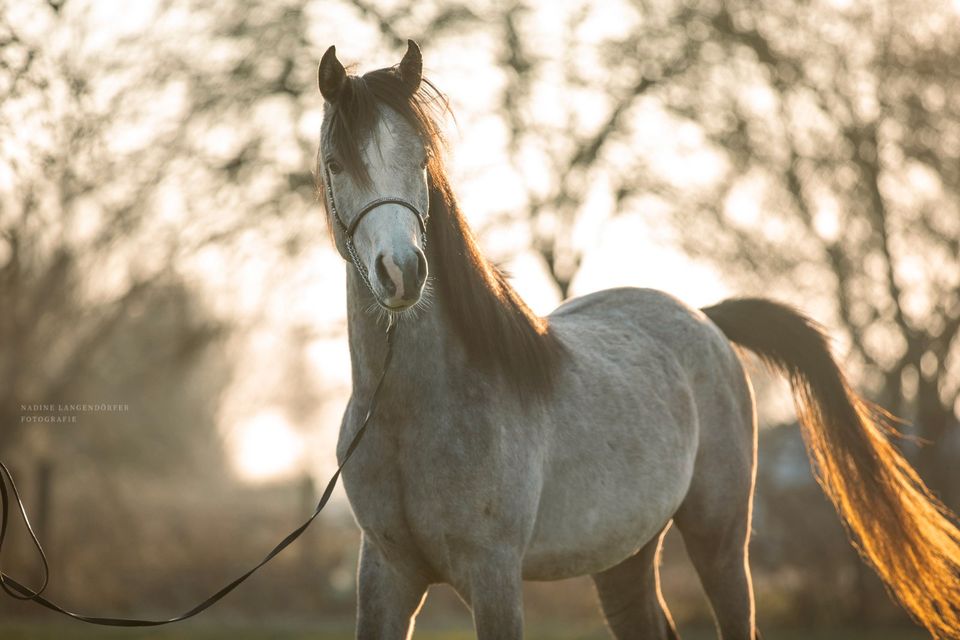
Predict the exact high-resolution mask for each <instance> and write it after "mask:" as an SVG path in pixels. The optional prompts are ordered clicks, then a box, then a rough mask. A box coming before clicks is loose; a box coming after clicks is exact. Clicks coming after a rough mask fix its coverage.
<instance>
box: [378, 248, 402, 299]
mask: <svg viewBox="0 0 960 640" xmlns="http://www.w3.org/2000/svg"><path fill="white" fill-rule="evenodd" d="M374 271H376V272H377V280H379V281H380V286H382V287H383V288H384V292H385V293H386V294H387V295H388V296H392V295H394V294H396V292H397V284H396V283H395V282H394V281H393V278H391V277H390V274H389V273H388V272H387V267H386V266H385V265H384V264H383V254H382V253H381V254H380V255H378V256H377V259H376V260H375V261H374Z"/></svg>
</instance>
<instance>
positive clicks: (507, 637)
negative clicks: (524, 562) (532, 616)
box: [463, 553, 523, 640]
mask: <svg viewBox="0 0 960 640" xmlns="http://www.w3.org/2000/svg"><path fill="white" fill-rule="evenodd" d="M468 571H469V594H463V595H466V596H467V598H468V602H469V603H470V607H471V609H472V610H473V625H474V628H475V629H476V631H477V640H521V639H522V638H523V581H522V578H521V577H520V576H521V568H520V560H519V558H516V557H514V556H513V555H512V554H498V553H492V554H490V555H489V556H487V557H481V558H477V559H476V560H475V561H474V562H472V563H471V566H470V568H469V570H468Z"/></svg>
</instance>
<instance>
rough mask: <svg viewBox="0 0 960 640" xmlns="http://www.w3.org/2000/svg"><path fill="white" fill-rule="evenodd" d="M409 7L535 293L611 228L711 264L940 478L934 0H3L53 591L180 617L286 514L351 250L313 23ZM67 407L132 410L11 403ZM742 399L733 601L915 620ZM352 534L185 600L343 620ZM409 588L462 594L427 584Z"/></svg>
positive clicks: (313, 467)
mask: <svg viewBox="0 0 960 640" xmlns="http://www.w3.org/2000/svg"><path fill="white" fill-rule="evenodd" d="M408 37H412V38H414V39H416V40H417V41H418V42H419V43H420V44H421V46H422V47H423V48H424V51H425V57H426V61H427V65H426V66H427V74H428V75H429V76H431V77H432V78H433V79H434V80H435V81H436V82H437V83H438V84H439V86H440V87H441V89H443V90H445V91H446V92H447V93H448V94H449V96H450V98H451V101H452V104H453V106H454V110H455V113H456V115H457V123H456V125H451V127H452V129H453V130H454V132H455V135H452V136H451V138H452V140H453V153H452V156H453V158H452V162H453V167H454V175H455V178H456V183H457V184H458V185H459V186H461V187H462V190H463V193H464V200H465V202H466V203H467V204H468V205H472V208H469V207H468V211H470V212H471V216H472V220H473V221H474V223H475V226H476V227H477V228H478V230H479V231H480V234H481V238H482V239H483V241H484V243H485V245H486V246H487V248H488V250H489V251H490V252H491V253H492V254H493V255H494V256H495V257H496V258H497V259H498V260H501V261H503V262H505V263H508V264H512V263H511V260H514V259H517V258H518V256H521V257H524V259H525V260H526V262H525V263H522V262H517V264H518V265H519V264H533V265H534V271H536V273H537V274H539V276H538V277H539V280H537V281H536V282H537V284H536V285H535V286H533V285H531V289H530V290H540V291H547V292H548V293H547V294H546V296H547V298H550V299H553V300H559V299H562V298H565V297H567V296H570V295H577V294H580V293H584V292H586V291H588V290H591V289H593V288H599V287H602V286H608V285H609V284H612V283H610V282H604V281H602V279H600V280H599V281H598V279H597V278H596V277H594V278H593V279H592V280H591V279H590V278H588V275H587V274H588V273H589V272H590V269H591V265H592V264H597V263H600V262H603V261H607V262H608V263H609V264H610V265H612V266H610V267H609V269H610V270H612V271H614V272H618V273H619V272H621V271H623V270H625V269H627V268H628V265H630V264H631V263H639V264H640V265H641V267H642V268H643V269H644V270H646V271H656V270H657V269H658V265H657V264H656V263H654V262H644V261H643V256H642V255H639V254H641V253H643V252H642V250H638V251H636V252H635V253H633V254H631V255H611V251H610V250H609V247H605V246H604V244H603V240H602V236H603V234H602V232H601V230H602V229H605V228H611V227H613V228H614V229H616V228H618V227H616V226H615V225H617V224H618V221H619V220H627V219H629V220H634V221H639V225H638V226H634V227H630V229H634V230H635V231H634V233H635V234H637V235H634V236H633V237H628V238H627V240H626V241H627V242H631V241H635V242H637V243H638V246H640V247H641V249H642V247H643V246H646V245H643V244H642V242H643V241H644V239H646V240H647V241H649V242H652V243H655V244H657V245H661V246H666V247H674V248H676V249H678V250H680V251H682V252H683V253H684V254H686V255H687V256H689V258H688V259H689V260H690V261H696V262H698V263H699V264H703V265H706V266H707V267H708V268H709V269H710V272H711V273H715V274H717V281H720V282H722V283H723V284H724V286H726V287H727V291H714V290H713V289H711V288H710V287H711V284H712V282H713V280H710V279H706V280H704V282H703V283H701V285H702V288H703V289H704V290H705V293H704V294H703V295H704V299H703V300H691V301H690V302H692V303H697V304H699V303H706V302H709V301H711V300H713V299H717V298H720V297H722V295H724V294H725V293H727V292H734V293H737V294H764V295H773V296H776V297H779V298H782V299H785V300H788V301H790V302H793V303H795V304H797V305H798V306H800V307H801V308H803V309H806V310H808V311H809V312H810V313H811V314H812V315H814V316H815V317H817V318H819V319H820V320H821V321H822V322H823V323H824V324H825V325H826V326H827V327H828V328H829V330H830V331H831V332H832V333H833V334H834V335H836V336H837V343H836V346H837V350H838V352H839V353H840V355H841V356H842V357H843V359H844V361H845V362H846V363H847V365H848V367H849V369H850V371H851V373H852V375H853V377H854V379H855V383H856V385H857V387H858V388H859V389H861V390H862V391H863V392H864V393H866V394H867V395H868V396H869V397H870V398H872V399H874V400H876V401H877V402H879V403H880V404H882V405H883V406H884V407H887V408H888V409H890V410H891V411H893V412H894V413H896V414H897V415H899V416H901V417H902V418H904V423H903V425H902V429H903V431H904V433H905V434H906V435H909V436H912V437H914V438H915V439H906V440H904V441H903V443H902V444H903V447H904V448H905V450H906V452H907V453H908V455H909V456H910V457H911V459H912V460H913V461H914V462H915V464H916V465H917V466H918V468H919V469H920V471H921V473H922V475H923V476H924V478H925V479H926V480H927V482H928V484H930V486H931V487H933V488H934V490H935V491H936V492H937V493H938V494H939V495H940V496H941V497H942V498H943V499H944V500H945V501H946V502H947V503H948V504H949V505H950V506H952V507H953V508H954V509H957V508H958V507H960V464H958V462H960V427H958V415H960V402H958V391H960V367H958V365H957V362H958V357H960V339H958V337H957V336H958V333H960V208H958V207H960V118H958V116H960V66H958V65H957V63H956V61H957V60H958V59H960V5H958V4H957V3H956V2H953V3H951V2H948V1H945V0H944V1H933V0H931V1H928V0H910V1H909V2H892V1H887V2H859V1H857V0H809V1H805V2H779V1H777V2H751V1H747V0H744V1H731V2H721V1H719V0H718V1H703V2H699V1H696V0H688V1H685V2H679V1H676V0H656V1H648V0H602V1H597V2H590V1H586V0H564V1H563V2H549V1H547V0H542V1H537V0H526V1H521V2H506V1H502V0H482V1H480V2H465V1H464V2H458V1H456V0H420V1H419V2H408V1H406V0H284V1H282V2H275V1H268V0H244V1H242V2H199V1H196V0H153V1H151V2H143V3H123V2H102V1H101V2H98V1H95V0H86V1H84V0H48V1H47V2H40V1H39V0H17V1H16V2H13V1H10V0H7V1H3V0H0V456H2V458H3V459H4V460H6V461H10V462H11V463H12V466H13V467H14V470H15V472H16V473H17V474H18V477H19V478H20V484H21V485H22V488H23V490H24V493H25V497H26V498H27V500H28V502H29V505H30V508H31V511H32V512H33V513H34V520H35V523H36V524H37V527H38V529H39V531H40V533H41V536H42V538H43V540H44V543H45V545H46V546H47V548H48V551H49V552H50V555H51V560H52V564H53V570H54V575H55V578H54V581H53V582H54V586H53V588H52V595H54V596H56V597H58V598H62V599H64V600H65V601H67V602H69V603H70V605H71V606H75V607H76V608H78V609H81V610H83V611H90V612H95V613H122V614H128V615H137V614H139V615H150V614H156V615H168V614H172V613H174V612H176V611H179V610H180V609H183V608H186V607H187V606H189V605H191V604H192V603H193V602H194V601H196V600H198V599H199V598H200V597H202V596H204V595H206V594H207V593H208V592H210V591H212V590H213V589H215V588H216V587H218V586H219V585H220V584H221V583H223V582H225V581H226V580H227V579H229V578H232V577H233V576H234V574H237V573H238V572H239V571H241V570H242V569H245V568H246V566H247V565H249V564H251V563H252V561H254V560H255V559H257V558H258V557H259V555H260V554H262V553H263V552H264V551H265V550H266V549H268V548H269V547H270V546H272V544H273V543H274V541H275V540H277V539H279V537H281V535H282V534H283V533H284V532H285V531H286V530H287V529H289V528H291V527H292V525H293V524H294V523H295V522H297V521H298V519H300V518H301V517H302V516H304V515H305V514H307V513H308V512H309V511H310V510H311V509H312V504H313V501H314V500H315V499H316V487H315V483H318V482H321V481H325V479H326V474H327V473H328V472H329V471H330V470H331V469H332V463H333V455H332V438H333V434H335V433H336V429H337V416H338V412H339V410H340V408H341V407H342V405H343V401H344V397H345V393H346V392H347V390H348V384H349V377H348V375H347V374H346V373H344V371H345V369H344V366H345V364H344V363H345V346H344V343H345V340H346V336H345V330H344V323H343V285H342V279H343V278H342V266H341V262H340V260H339V258H338V257H337V256H336V254H335V253H334V252H333V251H332V247H331V246H330V244H329V242H327V240H326V239H325V237H324V236H325V231H324V225H323V221H322V214H321V210H320V207H318V206H317V203H316V198H315V191H314V189H315V187H314V177H313V175H312V167H313V163H314V158H315V153H316V145H317V142H318V134H319V122H320V113H321V106H322V105H321V101H320V99H319V96H318V94H317V91H316V88H315V87H316V85H315V73H316V64H317V60H318V59H319V56H320V54H321V53H322V52H323V50H324V49H325V48H326V47H327V46H328V45H329V44H333V43H336V44H337V45H338V52H340V53H341V57H343V58H345V59H347V60H355V61H358V62H359V63H360V70H366V69H367V68H373V67H377V66H383V65H385V64H390V63H392V62H393V61H395V60H398V59H399V56H400V54H401V53H402V51H403V48H404V46H405V42H406V39H407V38H408ZM458 136H459V137H458ZM477 138H484V139H485V146H484V145H480V146H478V143H477V142H476V140H477ZM461 143H462V145H463V150H462V151H459V152H458V151H457V148H458V147H459V146H460V145H461ZM480 147H483V148H482V149H480ZM477 149H480V151H478V152H477V153H474V151H475V150H477ZM491 185H492V188H491ZM490 193H493V194H496V195H497V196H498V197H496V198H491V197H489V194H490ZM478 194H479V195H478ZM636 230H639V231H636ZM640 234H642V236H643V238H641V237H639V235H640ZM621 246H629V245H621ZM621 253H622V252H621ZM628 253H629V252H628ZM631 282H634V280H631V277H630V276H625V277H624V282H616V283H617V284H629V283H631ZM694 284H695V285H696V283H694ZM757 375H758V376H759V379H758V387H759V389H760V395H761V396H762V397H766V396H767V395H770V394H768V393H767V392H768V391H770V392H771V393H772V395H774V396H776V389H775V388H771V387H775V385H774V383H771V382H769V381H767V380H765V379H764V378H763V377H762V372H757ZM72 402H79V403H94V404H96V403H123V404H126V405H129V410H128V411H122V412H103V411H94V412H82V413H80V414H79V416H78V421H77V423H75V424H48V423H36V422H28V421H25V420H24V417H25V416H31V415H34V414H36V413H37V412H36V411H31V410H29V409H27V408H25V407H29V406H30V405H35V404H59V403H72ZM264 406H269V407H273V408H274V409H275V410H276V411H277V412H279V414H280V415H281V416H282V419H283V420H285V421H286V422H287V423H289V424H291V425H293V428H294V430H295V431H296V432H297V434H298V435H299V437H300V438H301V440H300V441H299V442H301V443H303V446H304V447H305V448H308V449H309V451H310V453H308V454H304V455H305V459H304V460H302V461H301V462H300V463H299V465H298V466H296V467H295V470H294V472H292V473H288V474H287V475H283V476H280V477H279V478H276V479H273V480H272V481H269V482H259V483H252V482H249V481H245V480H244V478H243V477H242V474H241V473H238V470H237V468H236V465H235V464H234V463H233V462H231V459H232V455H233V453H234V449H232V448H231V443H232V442H233V441H234V439H235V436H236V433H235V432H234V431H232V428H233V427H232V425H233V424H234V423H236V422H237V421H238V420H240V419H241V418H243V417H245V416H247V417H249V415H251V414H252V413H255V412H256V410H257V408H258V407H264ZM40 413H43V412H42V411H41V412H40ZM763 416H764V417H766V418H767V421H768V422H778V421H789V420H792V417H791V414H790V413H789V411H784V410H783V408H782V407H781V408H780V410H777V409H776V407H773V408H771V410H770V411H765V412H764V413H763ZM771 417H773V418H775V419H773V420H771ZM765 426H767V427H769V428H767V429H764V431H763V432H762V435H761V455H760V458H761V464H760V476H759V489H758V495H757V515H756V523H755V529H756V535H755V543H754V546H753V552H754V553H753V565H754V567H755V572H756V580H757V591H758V600H759V620H760V623H761V628H764V627H766V628H771V627H772V628H777V627H778V626H779V625H786V626H794V627H796V626H801V627H803V626H819V627H824V628H840V627H843V628H851V627H864V628H866V627H869V628H879V627H881V626H884V625H892V628H900V627H901V626H903V625H907V624H908V621H906V620H905V619H904V618H903V616H902V615H901V614H900V613H898V612H897V610H896V609H895V608H894V607H893V606H892V605H891V604H890V602H889V600H888V598H887V597H886V595H885V594H884V593H883V590H882V587H880V586H879V583H878V582H877V581H876V580H875V579H874V578H873V577H872V575H871V574H870V573H869V571H868V570H866V569H865V568H864V567H863V566H862V565H861V563H860V562H859V561H858V559H857V557H856V554H855V553H854V552H853V551H852V550H851V549H850V547H849V545H848V544H847V543H846V542H845V540H844V537H843V532H842V529H841V527H840V525H839V522H838V521H837V518H836V516H835V515H834V514H833V512H832V511H831V509H830V507H829V505H828V503H827V502H826V501H825V500H824V499H823V498H822V496H821V495H820V493H819V491H818V489H817V488H816V486H815V484H814V483H813V480H812V478H811V477H810V473H809V468H808V467H807V463H806V460H805V457H804V456H803V448H802V443H801V442H800V440H799V434H798V432H797V430H796V429H795V428H793V427H792V426H791V425H789V424H787V425H782V426H775V425H773V424H767V425H765ZM918 442H924V443H926V444H925V445H924V446H919V445H918V444H916V443H918ZM228 541H229V542H228ZM23 542H24V540H23V539H22V537H20V538H15V539H14V546H15V549H16V553H14V554H13V556H12V558H11V559H10V560H9V561H8V564H7V566H6V567H5V568H9V569H10V570H11V571H14V572H15V573H18V574H20V573H29V572H30V571H31V570H32V569H34V568H35V564H34V563H33V561H32V560H31V559H30V558H31V556H30V554H29V553H27V547H26V545H24V544H22V543H23ZM356 543H357V534H356V532H355V530H354V528H353V525H352V522H351V519H350V516H349V511H348V509H347V507H346V505H345V503H344V502H343V501H342V500H341V501H340V502H339V503H338V504H337V505H336V507H335V509H334V511H333V512H332V513H330V514H328V515H326V516H325V517H323V518H321V519H320V521H318V523H317V525H316V526H315V530H313V531H311V532H310V534H309V535H308V537H307V539H306V540H304V541H303V542H301V543H299V544H298V545H297V547H296V548H294V549H291V550H290V551H289V552H288V553H286V554H284V555H283V556H281V557H280V558H278V560H277V561H276V563H275V565H273V566H272V567H271V568H270V569H268V570H267V571H266V572H265V574H264V575H263V576H262V577H260V578H258V579H256V580H254V581H252V582H251V583H250V584H249V585H248V586H245V587H244V588H243V589H242V590H241V591H239V592H237V593H236V594H235V595H233V596H231V597H230V598H229V599H228V600H227V601H226V602H225V603H223V604H222V605H220V606H219V607H218V610H217V611H218V613H216V614H214V615H216V616H221V617H220V618H217V619H223V620H250V619H254V618H257V619H260V618H267V619H277V620H291V619H293V620H307V621H310V620H316V619H319V618H320V617H322V618H323V619H324V620H342V621H344V624H345V625H346V626H347V627H349V620H350V616H351V615H352V610H353V595H352V589H353V565H354V560H355V553H356ZM664 582H665V588H666V590H667V594H668V599H669V600H670V602H671V608H672V609H673V610H674V612H675V614H676V616H677V617H678V619H679V620H680V621H681V624H682V625H688V624H692V625H694V626H696V625H703V624H707V623H708V621H709V612H708V610H707V609H706V605H705V603H704V602H703V599H702V597H701V596H700V595H699V589H698V587H697V584H696V579H695V577H694V575H693V573H692V571H691V570H690V569H689V567H688V566H687V565H685V564H684V560H683V553H682V548H681V543H680V541H679V539H675V538H674V537H671V538H670V540H669V542H668V545H667V552H666V561H665V578H664ZM527 609H528V612H529V616H528V617H529V621H530V624H531V627H532V628H539V627H537V625H548V627H549V625H550V624H554V623H557V621H558V620H559V621H561V623H560V624H561V626H566V628H568V629H571V628H575V629H580V628H583V629H586V630H587V631H585V632H584V634H585V635H583V637H602V631H600V629H601V623H600V618H599V614H598V612H597V607H596V604H595V602H594V598H593V596H592V594H591V593H590V587H589V584H588V581H586V580H577V581H570V582H565V583H559V584H555V585H530V586H529V588H528V593H527ZM0 610H2V611H3V612H4V616H5V617H15V618H17V619H20V618H24V619H28V618H30V617H31V616H35V615H38V614H39V611H38V610H34V609H32V608H29V607H25V606H23V605H19V604H15V603H11V602H9V601H0ZM425 617H426V621H425V624H426V625H427V626H429V625H431V624H434V623H436V624H441V622H437V621H452V622H450V623H449V624H451V625H453V626H454V627H456V626H457V625H459V628H465V625H467V624H468V622H467V618H466V617H465V614H464V613H463V610H462V607H461V606H460V605H459V604H458V603H457V602H456V601H455V598H454V597H453V596H451V594H450V593H449V592H448V591H443V592H441V593H440V594H439V595H438V596H437V597H434V598H432V599H431V600H430V603H429V604H428V606H427V611H426V614H425ZM431 621H432V622H431ZM564 621H566V622H564ZM443 624H446V623H443ZM441 626H442V625H441ZM11 633H12V632H11ZM903 633H904V634H907V633H908V632H906V631H904V632H903ZM591 634H592V635H591ZM598 634H599V635H598ZM840 637H846V636H840ZM872 637H873V636H872ZM891 637H893V636H891ZM897 637H901V636H897ZM902 637H908V636H907V635H903V636H902ZM910 637H912V636H910Z"/></svg>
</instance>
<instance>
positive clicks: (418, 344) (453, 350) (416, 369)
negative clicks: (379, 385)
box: [347, 265, 463, 397]
mask: <svg viewBox="0 0 960 640" xmlns="http://www.w3.org/2000/svg"><path fill="white" fill-rule="evenodd" d="M434 295H438V292H437V293H435V294H434ZM421 304H422V305H423V307H422V308H419V309H417V310H415V311H414V312H412V313H411V314H410V315H408V316H405V317H403V318H401V319H400V320H399V324H398V326H397V328H396V334H395V335H394V349H393V357H392V361H391V364H390V371H391V374H390V379H391V385H390V386H391V388H392V389H395V390H397V391H401V392H402V391H403V387H406V386H408V385H412V386H414V387H418V386H422V385H421V381H422V380H423V378H424V373H425V372H431V373H432V374H433V375H436V374H437V373H438V372H440V371H449V370H450V367H452V366H456V365H455V363H456V362H458V361H462V360H463V356H462V347H461V346H460V343H459V341H458V340H456V338H455V336H454V335H453V330H452V328H451V327H450V323H449V322H448V321H447V320H446V318H445V317H444V314H443V311H442V309H441V308H440V306H441V301H440V300H437V299H433V300H430V301H425V302H424V303H421ZM347 322H348V330H349V336H350V361H351V367H352V369H353V389H354V392H355V393H358V392H359V393H361V394H365V393H366V392H369V391H370V390H371V389H372V387H373V385H374V384H376V381H377V378H378V376H379V375H380V371H381V369H382V368H383V362H384V357H385V356H386V345H387V335H386V330H387V322H386V319H385V318H384V317H383V314H382V313H381V312H380V310H379V309H378V308H377V307H376V302H375V301H374V299H373V296H372V294H371V293H370V291H369V290H368V289H367V287H366V284H364V282H363V280H361V278H360V276H359V275H358V274H357V271H356V269H355V268H354V267H353V266H352V265H348V266H347ZM414 391H416V396H417V397H422V396H423V394H424V393H425V392H427V391H428V390H427V389H414Z"/></svg>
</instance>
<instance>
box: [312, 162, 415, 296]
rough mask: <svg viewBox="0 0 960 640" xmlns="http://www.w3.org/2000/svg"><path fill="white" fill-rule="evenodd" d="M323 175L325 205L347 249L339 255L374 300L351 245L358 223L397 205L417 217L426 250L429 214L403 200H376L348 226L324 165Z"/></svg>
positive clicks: (354, 247)
mask: <svg viewBox="0 0 960 640" xmlns="http://www.w3.org/2000/svg"><path fill="white" fill-rule="evenodd" d="M323 173H324V178H325V180H324V183H325V184H326V193H327V203H328V205H329V207H330V212H331V213H333V219H334V220H336V221H337V226H338V227H340V231H342V232H343V236H344V244H345V245H346V247H347V255H346V256H344V255H343V252H341V253H340V255H341V256H343V258H344V260H349V261H350V262H352V263H353V266H354V267H355V268H356V270H357V272H358V273H359V274H360V277H361V278H362V279H363V282H364V284H366V285H367V289H369V290H370V293H372V294H373V297H374V298H376V297H377V293H376V291H374V290H373V284H371V282H370V276H369V274H368V273H367V268H366V267H365V266H364V265H363V263H362V262H361V261H360V256H358V255H357V248H356V246H355V245H354V244H353V234H354V233H356V231H357V227H358V226H360V222H361V221H362V220H363V218H364V216H366V215H367V214H368V213H370V212H371V211H373V210H374V209H376V208H377V207H379V206H380V205H383V204H398V205H400V206H401V207H403V208H405V209H407V210H408V211H410V212H411V213H413V215H415V216H416V217H417V222H418V223H420V245H421V246H422V247H423V248H424V249H426V248H427V220H429V219H430V214H429V213H424V212H422V211H420V210H419V209H418V208H417V207H416V205H414V204H413V203H411V202H409V201H408V200H404V199H403V198H394V197H386V198H377V199H375V200H371V201H370V202H368V203H367V204H365V205H364V206H363V207H362V208H361V209H360V212H359V213H358V214H357V215H356V216H355V217H354V218H353V220H350V221H349V224H348V223H347V222H344V220H343V218H341V217H340V212H339V211H338V210H337V201H336V200H335V199H334V197H333V181H332V180H331V179H330V169H328V168H327V167H326V165H324V167H323Z"/></svg>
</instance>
